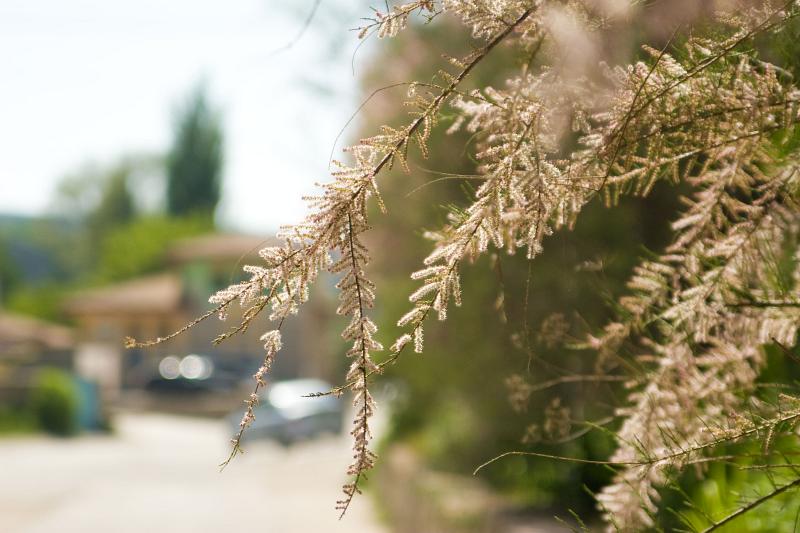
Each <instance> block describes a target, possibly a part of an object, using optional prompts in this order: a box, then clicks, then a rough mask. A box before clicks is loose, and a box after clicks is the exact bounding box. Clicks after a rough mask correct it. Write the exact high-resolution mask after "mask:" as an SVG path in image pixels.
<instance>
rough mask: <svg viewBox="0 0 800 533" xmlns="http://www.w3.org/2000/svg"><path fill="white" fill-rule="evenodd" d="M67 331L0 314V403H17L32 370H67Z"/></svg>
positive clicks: (70, 357)
mask: <svg viewBox="0 0 800 533" xmlns="http://www.w3.org/2000/svg"><path fill="white" fill-rule="evenodd" d="M72 365H73V332H72V330H71V329H69V328H67V327H64V326H59V325H56V324H51V323H49V322H45V321H43V320H38V319H35V318H31V317H27V316H23V315H17V314H13V313H8V312H5V311H2V310H0V403H12V404H14V403H18V402H19V401H21V400H22V399H23V397H24V396H25V394H26V391H27V389H26V387H27V386H28V383H29V382H30V379H31V376H32V374H33V372H34V371H35V369H36V368H38V367H42V366H48V367H56V368H62V369H65V370H69V369H71V368H72Z"/></svg>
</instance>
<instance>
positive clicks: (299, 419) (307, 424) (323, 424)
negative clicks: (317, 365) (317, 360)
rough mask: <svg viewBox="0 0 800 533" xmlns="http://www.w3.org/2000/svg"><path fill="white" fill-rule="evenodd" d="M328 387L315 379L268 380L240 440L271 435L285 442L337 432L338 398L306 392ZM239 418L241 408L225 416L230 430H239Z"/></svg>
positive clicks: (339, 417)
mask: <svg viewBox="0 0 800 533" xmlns="http://www.w3.org/2000/svg"><path fill="white" fill-rule="evenodd" d="M330 389H331V385H330V384H329V383H326V382H324V381H322V380H319V379H294V380H287V381H280V382H275V383H271V384H270V385H268V387H267V389H266V391H265V392H263V393H262V394H261V395H260V398H259V403H258V405H257V406H256V407H255V409H254V414H255V420H253V422H252V424H251V425H250V427H249V428H248V429H247V431H246V432H245V435H244V440H250V439H259V438H260V439H272V440H275V441H277V442H280V443H281V444H284V445H287V446H288V445H289V444H291V443H293V442H296V441H299V440H305V439H310V438H313V437H315V436H317V435H320V434H324V433H333V434H338V433H341V431H342V417H343V410H344V409H343V405H342V403H343V402H342V400H340V399H339V398H336V397H334V396H321V397H313V398H309V397H307V396H306V395H308V394H310V393H314V392H321V391H326V390H330ZM241 419H242V411H241V410H239V411H235V412H233V413H231V414H230V415H229V416H228V417H227V420H228V423H229V424H230V425H231V427H232V430H233V432H234V433H235V432H236V431H238V430H239V422H240V421H241Z"/></svg>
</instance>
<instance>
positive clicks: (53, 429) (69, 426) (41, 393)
mask: <svg viewBox="0 0 800 533" xmlns="http://www.w3.org/2000/svg"><path fill="white" fill-rule="evenodd" d="M30 403H31V411H32V412H33V416H34V418H35V419H36V422H37V423H38V425H39V427H40V428H41V429H43V430H45V431H47V432H48V433H53V434H55V435H64V436H66V435H72V434H74V433H76V432H77V431H78V423H77V421H78V391H77V390H76V388H75V383H74V382H73V381H72V378H71V377H70V376H69V374H67V373H65V372H63V371H61V370H56V369H46V370H42V371H41V373H39V375H38V376H37V378H36V381H35V383H34V386H33V390H32V391H31V400H30Z"/></svg>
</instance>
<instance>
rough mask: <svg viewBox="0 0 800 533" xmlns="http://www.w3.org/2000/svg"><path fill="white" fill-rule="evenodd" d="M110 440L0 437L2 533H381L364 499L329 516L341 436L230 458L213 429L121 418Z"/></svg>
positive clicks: (195, 423)
mask: <svg viewBox="0 0 800 533" xmlns="http://www.w3.org/2000/svg"><path fill="white" fill-rule="evenodd" d="M115 428H116V430H115V433H114V434H113V435H111V436H100V435H89V436H82V437H78V438H74V439H54V438H48V437H20V438H9V439H4V440H0V531H1V532H3V533H62V532H63V533H71V532H76V533H77V532H80V533H95V532H98V533H117V532H122V533H127V532H136V533H142V532H147V533H151V532H169V533H181V532H187V533H188V532H191V533H204V532H209V533H210V532H215V533H216V532H225V533H239V532H242V533H245V532H246V533H294V532H298V533H300V532H303V533H307V532H321V531H325V532H326V533H334V532H345V531H346V532H357V533H385V531H386V530H385V529H384V528H383V527H382V526H380V524H379V523H378V521H377V519H376V517H375V512H374V509H373V506H372V502H371V500H370V497H369V495H363V496H361V497H360V498H358V499H357V501H355V503H354V504H353V505H352V506H351V509H350V511H349V512H348V514H347V516H345V518H344V519H342V520H341V521H339V520H338V515H337V513H336V511H335V510H334V505H335V502H336V500H337V499H338V498H339V497H340V486H341V483H342V481H343V479H344V476H343V472H344V470H345V468H346V466H347V463H348V462H349V459H350V456H351V454H350V450H349V446H350V443H349V441H348V440H347V438H345V437H324V438H321V439H319V440H316V441H312V442H306V443H300V444H297V445H295V446H293V447H291V448H289V449H284V448H282V447H280V446H278V445H275V444H271V443H268V442H256V443H250V444H248V446H247V448H246V453H245V454H244V455H241V456H239V457H238V458H237V459H236V460H235V461H234V462H233V463H232V464H231V465H229V466H228V468H227V469H225V471H224V472H222V473H220V472H219V469H218V467H217V464H218V463H219V461H220V459H222V458H224V457H225V455H226V452H227V451H228V447H227V446H228V433H227V429H226V428H225V427H224V426H223V425H222V423H221V422H217V421H213V420H205V419H193V418H183V417H177V416H169V415H156V414H123V415H119V416H117V418H116V419H115Z"/></svg>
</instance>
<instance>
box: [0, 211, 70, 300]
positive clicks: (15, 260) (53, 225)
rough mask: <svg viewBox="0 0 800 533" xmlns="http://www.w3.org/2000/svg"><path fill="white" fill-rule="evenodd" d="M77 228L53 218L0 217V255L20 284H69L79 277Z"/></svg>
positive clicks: (8, 215) (5, 215) (4, 215)
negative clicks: (55, 282) (64, 282)
mask: <svg viewBox="0 0 800 533" xmlns="http://www.w3.org/2000/svg"><path fill="white" fill-rule="evenodd" d="M81 240H82V236H81V233H80V228H79V227H78V225H77V224H75V223H73V222H70V221H66V220H63V219H57V218H52V217H31V216H23V215H11V214H0V255H2V256H4V258H5V262H6V263H7V264H8V265H9V266H10V267H11V269H12V270H13V271H14V274H15V278H17V281H18V282H19V283H22V284H27V285H38V284H42V283H47V282H54V281H68V280H71V279H73V278H74V277H76V276H77V275H78V274H79V270H80V265H79V264H78V263H79V260H78V257H79V255H80V254H76V251H77V249H76V246H78V247H80V246H81V243H80V241H81Z"/></svg>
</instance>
